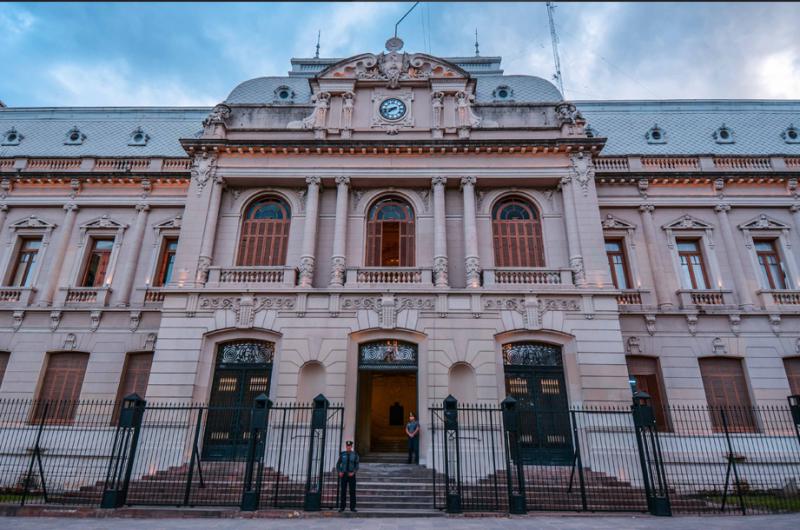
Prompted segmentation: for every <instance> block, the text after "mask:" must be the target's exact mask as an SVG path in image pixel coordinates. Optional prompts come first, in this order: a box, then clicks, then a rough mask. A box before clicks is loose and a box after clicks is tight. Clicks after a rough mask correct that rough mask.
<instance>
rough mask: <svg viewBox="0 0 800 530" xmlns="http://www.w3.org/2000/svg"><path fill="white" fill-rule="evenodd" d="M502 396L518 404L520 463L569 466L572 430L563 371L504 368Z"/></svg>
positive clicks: (559, 369) (522, 367) (538, 368)
mask: <svg viewBox="0 0 800 530" xmlns="http://www.w3.org/2000/svg"><path fill="white" fill-rule="evenodd" d="M506 393H507V394H508V395H509V396H513V397H514V399H516V400H517V402H518V406H519V410H520V428H521V433H520V445H521V447H520V449H521V451H522V457H523V460H524V462H525V463H526V464H538V465H567V464H570V463H572V457H573V454H572V430H571V426H570V419H569V406H568V403H567V391H566V387H565V384H564V372H563V370H562V369H561V368H560V367H552V368H550V367H533V366H506Z"/></svg>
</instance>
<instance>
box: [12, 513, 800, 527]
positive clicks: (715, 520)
mask: <svg viewBox="0 0 800 530" xmlns="http://www.w3.org/2000/svg"><path fill="white" fill-rule="evenodd" d="M797 527H798V515H797V514H788V515H761V516H748V517H741V516H722V517H716V516H708V517H651V516H644V515H642V516H627V517H620V516H605V515H602V514H586V515H581V516H573V515H569V516H567V515H565V516H553V515H535V514H534V515H528V516H521V517H481V518H471V517H434V518H418V519H415V518H401V519H388V518H386V519H384V518H350V517H337V516H332V517H320V518H298V519H122V518H104V519H96V518H91V519H77V518H56V517H0V529H6V528H8V529H12V528H13V529H15V530H34V529H35V530H38V529H52V528H58V530H109V529H113V530H140V529H142V528H146V529H147V530H202V529H205V528H214V529H215V530H256V529H258V530H265V529H266V530H271V529H288V530H294V529H297V530H300V529H303V530H306V529H307V530H339V529H341V530H345V529H347V530H353V529H356V530H372V529H377V530H408V529H410V528H413V529H414V530H448V529H453V530H456V529H457V530H462V529H463V530H518V529H521V528H537V529H553V530H563V529H577V530H584V529H585V530H628V529H630V530H649V529H652V530H670V529H681V530H684V529H698V530H700V529H713V530H717V529H720V528H724V529H728V528H730V529H741V530H751V529H752V528H761V529H764V530H767V529H769V530H789V529H792V530H794V529H796V528H797Z"/></svg>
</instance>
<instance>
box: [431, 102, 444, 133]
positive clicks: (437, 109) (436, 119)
mask: <svg viewBox="0 0 800 530" xmlns="http://www.w3.org/2000/svg"><path fill="white" fill-rule="evenodd" d="M431 113H432V114H431V116H432V120H431V129H433V131H434V137H437V138H441V134H442V132H441V129H442V127H443V126H444V92H434V93H433V94H431Z"/></svg>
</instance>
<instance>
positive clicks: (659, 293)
mask: <svg viewBox="0 0 800 530" xmlns="http://www.w3.org/2000/svg"><path fill="white" fill-rule="evenodd" d="M655 209H656V207H655V206H653V205H652V204H642V205H641V206H639V213H640V214H641V216H642V227H644V238H645V240H646V247H647V259H648V260H649V261H650V273H651V275H652V277H653V287H654V288H655V291H656V303H657V304H658V307H659V308H660V309H672V293H671V292H670V290H669V282H667V281H664V277H663V273H664V268H663V264H665V263H669V262H668V261H665V258H664V256H663V253H662V252H661V242H660V241H659V240H658V233H657V232H656V224H655V222H654V221H653V211H654V210H655Z"/></svg>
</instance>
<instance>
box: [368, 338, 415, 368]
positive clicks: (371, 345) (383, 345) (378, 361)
mask: <svg viewBox="0 0 800 530" xmlns="http://www.w3.org/2000/svg"><path fill="white" fill-rule="evenodd" d="M358 365H359V367H361V368H373V369H392V368H408V367H413V368H416V366H417V345H416V344H412V343H410V342H403V341H399V340H391V339H390V340H379V341H375V342H367V343H365V344H361V345H360V346H359V351H358Z"/></svg>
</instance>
